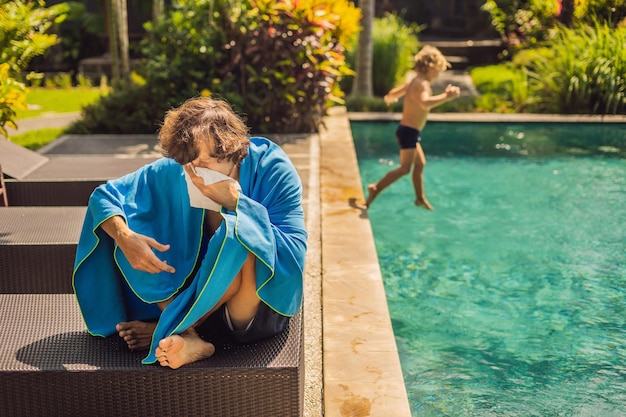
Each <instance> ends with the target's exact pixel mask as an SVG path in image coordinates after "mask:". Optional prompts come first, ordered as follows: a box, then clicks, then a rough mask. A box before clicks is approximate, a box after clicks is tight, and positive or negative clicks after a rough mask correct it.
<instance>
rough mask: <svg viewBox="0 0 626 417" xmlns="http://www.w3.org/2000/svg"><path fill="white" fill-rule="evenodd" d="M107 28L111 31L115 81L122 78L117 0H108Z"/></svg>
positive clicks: (112, 69)
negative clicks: (118, 40)
mask: <svg viewBox="0 0 626 417" xmlns="http://www.w3.org/2000/svg"><path fill="white" fill-rule="evenodd" d="M105 5H106V13H107V23H108V24H107V28H108V32H109V55H111V78H112V79H113V81H117V80H119V79H120V64H119V62H120V52H119V46H118V42H117V34H118V29H117V22H118V19H117V14H118V11H117V1H116V0H106V1H105Z"/></svg>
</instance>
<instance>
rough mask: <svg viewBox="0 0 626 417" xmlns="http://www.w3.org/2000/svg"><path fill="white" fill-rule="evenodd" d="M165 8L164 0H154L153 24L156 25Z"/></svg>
mask: <svg viewBox="0 0 626 417" xmlns="http://www.w3.org/2000/svg"><path fill="white" fill-rule="evenodd" d="M164 8H165V5H164V2H163V0H152V24H153V25H156V23H157V21H158V20H159V17H161V15H162V14H163V9H164Z"/></svg>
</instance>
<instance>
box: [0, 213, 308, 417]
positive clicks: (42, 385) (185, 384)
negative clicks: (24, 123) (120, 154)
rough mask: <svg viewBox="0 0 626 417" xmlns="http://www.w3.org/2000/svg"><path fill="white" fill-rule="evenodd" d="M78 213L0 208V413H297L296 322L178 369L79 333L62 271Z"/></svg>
mask: <svg viewBox="0 0 626 417" xmlns="http://www.w3.org/2000/svg"><path fill="white" fill-rule="evenodd" d="M84 211H85V207H3V208H0V340H2V343H0V416H11V417H14V416H15V417H19V416H24V417H26V416H28V417H33V416H46V417H50V416H71V417H76V416H89V417H95V416H107V417H108V416H116V417H117V416H177V417H178V416H220V417H221V416H272V417H274V416H300V415H301V414H302V409H303V383H304V382H303V381H304V377H303V373H304V367H303V351H302V349H303V345H302V317H301V315H300V314H298V315H297V316H296V317H294V319H292V321H291V324H290V327H289V328H288V329H287V330H286V331H285V332H284V333H282V334H280V335H278V336H276V337H273V338H271V339H267V340H265V341H261V342H258V343H254V344H250V345H238V344H236V343H233V342H232V341H231V340H230V339H229V338H228V337H227V336H225V335H220V334H216V335H215V337H216V339H215V340H214V342H215V344H216V347H217V352H216V354H215V355H214V356H213V357H212V358H210V359H207V360H203V361H201V362H197V363H194V364H191V365H187V366H184V367H183V368H181V369H178V370H171V369H164V368H161V367H160V366H158V365H142V364H141V359H142V358H143V356H144V355H145V352H131V351H129V350H128V349H127V348H126V346H125V344H124V342H122V341H121V340H120V339H119V338H118V337H116V336H114V337H110V338H106V339H104V338H98V337H92V336H90V335H88V334H87V332H86V331H85V325H84V323H83V321H82V318H81V316H80V312H79V310H78V305H77V303H76V301H75V298H74V296H73V295H72V294H71V285H70V279H71V270H72V265H73V260H74V253H75V248H76V243H77V239H78V235H79V231H80V227H81V225H82V219H83V215H84Z"/></svg>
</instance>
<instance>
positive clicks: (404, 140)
mask: <svg viewBox="0 0 626 417" xmlns="http://www.w3.org/2000/svg"><path fill="white" fill-rule="evenodd" d="M396 138H397V139H398V144H399V145H400V149H413V148H415V145H417V143H418V142H421V141H422V138H421V137H420V131H419V130H417V129H414V128H412V127H408V126H404V125H398V129H396Z"/></svg>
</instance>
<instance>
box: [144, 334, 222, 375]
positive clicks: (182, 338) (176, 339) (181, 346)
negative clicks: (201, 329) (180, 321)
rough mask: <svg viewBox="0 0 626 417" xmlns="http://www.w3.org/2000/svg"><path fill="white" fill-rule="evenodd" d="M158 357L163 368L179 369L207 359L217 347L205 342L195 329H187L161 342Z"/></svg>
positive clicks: (157, 352) (157, 351) (157, 350)
mask: <svg viewBox="0 0 626 417" xmlns="http://www.w3.org/2000/svg"><path fill="white" fill-rule="evenodd" d="M155 353H156V357H157V359H158V360H159V363H160V364H161V366H169V367H170V368H172V369H178V368H180V367H181V366H183V365H187V364H189V363H192V362H196V361H199V360H201V359H206V358H209V357H211V356H213V354H214V353H215V346H213V344H212V343H209V342H205V341H204V340H202V339H201V338H200V336H198V333H196V331H195V330H194V329H187V330H185V331H184V332H183V333H181V334H175V335H172V336H169V337H166V338H165V339H162V340H161V341H160V342H159V347H157V349H156V352H155Z"/></svg>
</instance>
